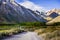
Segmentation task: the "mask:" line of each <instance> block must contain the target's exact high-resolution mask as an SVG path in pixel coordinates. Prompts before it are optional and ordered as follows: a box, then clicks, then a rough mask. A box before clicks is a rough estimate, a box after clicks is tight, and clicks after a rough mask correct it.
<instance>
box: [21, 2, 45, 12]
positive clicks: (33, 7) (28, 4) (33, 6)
mask: <svg viewBox="0 0 60 40" xmlns="http://www.w3.org/2000/svg"><path fill="white" fill-rule="evenodd" d="M20 5H22V6H24V7H26V8H29V9H31V10H34V11H35V10H38V11H44V10H45V9H44V7H41V6H39V5H37V4H34V3H33V2H30V1H24V2H22V3H20ZM45 11H46V10H45Z"/></svg>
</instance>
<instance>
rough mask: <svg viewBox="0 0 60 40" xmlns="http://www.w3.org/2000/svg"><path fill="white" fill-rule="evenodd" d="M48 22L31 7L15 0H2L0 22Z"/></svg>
mask: <svg viewBox="0 0 60 40" xmlns="http://www.w3.org/2000/svg"><path fill="white" fill-rule="evenodd" d="M37 21H38V22H40V21H41V22H47V20H45V19H44V18H43V17H41V16H40V15H38V14H37V13H36V12H34V11H33V10H31V9H28V8H25V7H24V6H21V5H20V4H18V3H17V2H15V1H14V0H0V23H21V22H37Z"/></svg>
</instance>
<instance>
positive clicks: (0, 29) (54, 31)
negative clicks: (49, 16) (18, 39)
mask: <svg viewBox="0 0 60 40" xmlns="http://www.w3.org/2000/svg"><path fill="white" fill-rule="evenodd" d="M24 31H33V32H36V33H37V34H38V35H42V37H44V38H45V40H50V39H51V40H52V39H53V40H55V38H57V39H60V38H59V37H60V24H59V23H55V24H53V25H46V24H45V23H42V22H26V23H25V22H24V23H20V24H0V39H1V38H4V37H7V36H12V35H15V34H18V33H21V32H24Z"/></svg>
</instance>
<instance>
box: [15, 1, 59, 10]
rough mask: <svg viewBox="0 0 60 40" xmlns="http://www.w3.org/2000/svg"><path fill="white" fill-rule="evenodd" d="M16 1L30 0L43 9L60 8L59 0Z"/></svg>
mask: <svg viewBox="0 0 60 40" xmlns="http://www.w3.org/2000/svg"><path fill="white" fill-rule="evenodd" d="M16 1H17V2H18V3H20V2H24V1H31V2H33V3H35V4H37V5H40V6H42V7H44V8H45V9H48V10H50V9H53V8H58V9H60V0H16Z"/></svg>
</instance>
